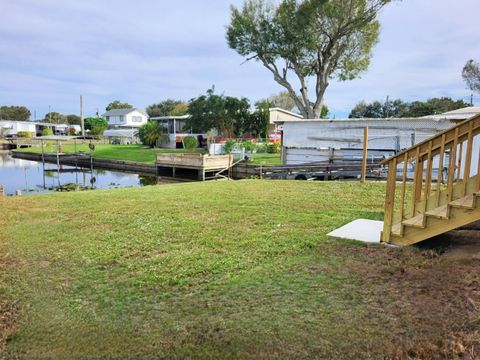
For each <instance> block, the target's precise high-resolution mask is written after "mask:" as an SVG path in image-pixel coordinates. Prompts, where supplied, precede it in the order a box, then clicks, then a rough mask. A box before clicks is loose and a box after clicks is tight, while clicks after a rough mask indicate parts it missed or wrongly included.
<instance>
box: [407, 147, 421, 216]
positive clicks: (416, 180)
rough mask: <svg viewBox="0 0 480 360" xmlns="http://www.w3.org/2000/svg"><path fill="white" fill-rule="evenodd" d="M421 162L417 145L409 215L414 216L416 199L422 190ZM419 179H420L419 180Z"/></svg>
mask: <svg viewBox="0 0 480 360" xmlns="http://www.w3.org/2000/svg"><path fill="white" fill-rule="evenodd" d="M422 173H423V162H422V161H420V148H419V147H417V156H416V160H415V172H414V175H413V190H412V191H413V194H412V202H411V204H410V217H414V216H415V211H416V205H417V200H418V198H417V197H418V194H419V191H420V192H421V191H422V180H421V179H422V178H421V177H420V176H423V174H422ZM419 179H420V181H419Z"/></svg>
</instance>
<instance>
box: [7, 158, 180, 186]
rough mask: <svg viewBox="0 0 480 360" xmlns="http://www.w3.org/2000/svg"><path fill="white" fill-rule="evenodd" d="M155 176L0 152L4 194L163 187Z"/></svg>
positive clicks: (162, 181) (161, 181)
mask: <svg viewBox="0 0 480 360" xmlns="http://www.w3.org/2000/svg"><path fill="white" fill-rule="evenodd" d="M167 182H170V183H171V182H172V181H165V180H160V179H157V178H156V177H155V176H144V175H138V174H131V173H125V172H118V171H109V170H103V169H102V170H100V169H93V168H81V167H75V166H66V165H60V166H58V167H57V164H49V163H45V164H43V163H42V162H36V161H29V160H22V159H15V158H12V157H11V156H10V154H9V153H7V152H0V184H1V185H3V187H4V191H5V193H6V194H8V195H11V194H15V191H16V190H21V191H22V193H23V194H38V193H45V192H49V191H55V190H57V189H58V188H63V187H67V188H89V189H112V188H119V187H126V186H147V185H157V184H162V183H167Z"/></svg>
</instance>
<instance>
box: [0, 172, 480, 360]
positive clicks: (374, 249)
mask: <svg viewBox="0 0 480 360" xmlns="http://www.w3.org/2000/svg"><path fill="white" fill-rule="evenodd" d="M383 194H384V185H383V184H359V183H340V182H328V183H327V182H293V181H259V180H246V181H229V182H207V183H186V184H175V185H164V186H158V187H145V188H135V189H119V190H110V191H100V190H98V191H91V192H78V193H58V194H51V195H36V196H28V197H8V198H3V199H0V209H1V217H0V229H1V231H0V304H2V303H3V304H9V306H7V305H4V309H10V310H9V312H8V313H7V311H4V314H3V317H4V318H7V317H8V316H9V317H10V318H9V321H10V323H11V324H12V325H11V326H10V327H9V329H7V331H8V332H9V334H8V336H7V337H6V348H5V349H4V350H3V353H4V354H5V357H6V358H8V359H9V358H15V359H161V358H168V359H171V358H192V359H193V358H195V359H211V358H214V359H226V358H236V359H246V358H250V359H258V358H272V359H273V358H282V359H286V358H309V359H312V358H318V359H383V358H387V359H388V358H398V359H403V358H407V356H411V358H416V357H415V356H416V355H418V356H419V357H417V358H431V357H430V356H432V354H435V355H438V354H443V355H445V358H451V357H449V356H451V355H452V354H454V353H455V351H456V350H455V349H454V348H452V346H451V343H450V341H451V338H452V337H454V339H463V338H462V336H464V337H465V339H470V340H469V341H474V340H472V339H475V338H474V337H472V336H470V335H471V334H474V333H475V326H478V323H475V319H477V318H480V316H479V315H480V314H479V313H478V312H476V311H474V310H468V308H467V307H466V305H465V304H466V302H465V297H464V294H468V296H469V298H471V299H473V300H472V301H476V299H477V298H476V297H475V294H473V295H472V293H470V292H467V291H466V290H465V289H466V288H467V287H468V286H470V285H469V284H470V283H471V282H472V281H473V282H475V281H477V282H478V281H480V278H479V275H478V271H475V269H477V270H478V264H476V263H473V264H470V263H465V262H464V263H462V269H463V272H462V271H460V270H459V269H460V267H457V266H456V264H455V263H453V265H452V266H450V267H449V266H447V265H446V264H449V263H448V262H443V258H442V257H439V256H437V255H436V252H434V251H432V250H428V251H427V250H425V249H420V248H404V249H392V248H386V247H380V246H365V245H362V244H359V243H356V242H348V241H340V240H335V239H329V238H328V237H327V236H326V234H327V233H328V232H329V231H331V230H333V229H335V228H337V227H338V226H341V225H343V224H345V223H347V222H349V221H351V220H354V219H357V218H369V219H377V220H380V219H382V207H383ZM470 265H471V267H468V266H470ZM453 266H455V269H457V270H458V271H452V269H453ZM466 272H468V274H469V275H468V276H466V275H465V274H466ZM457 273H458V275H457ZM449 284H451V286H452V287H453V288H452V289H449V288H448V289H447V287H448V285H449ZM437 288H438V289H437ZM441 289H443V290H441ZM446 289H447V290H446ZM442 291H444V292H442ZM0 308H1V307H0ZM452 309H454V311H452ZM470 317H471V318H470ZM1 318H2V314H1V313H0V319H1ZM12 318H13V319H12ZM470 320H471V321H470ZM1 329H2V328H1V326H0V330H1ZM469 336H470V337H469ZM475 344H476V343H473V345H472V346H476V345H475ZM463 345H464V346H465V348H467V345H470V343H465V342H464V343H463ZM463 345H462V346H463ZM0 349H1V345H0ZM468 349H469V348H468ZM472 349H473V348H472ZM1 352H2V351H1V350H0V353H1ZM455 354H457V353H455ZM0 358H1V356H0Z"/></svg>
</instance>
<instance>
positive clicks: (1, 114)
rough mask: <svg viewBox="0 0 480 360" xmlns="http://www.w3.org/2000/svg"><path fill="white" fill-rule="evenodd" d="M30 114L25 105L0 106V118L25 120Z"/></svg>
mask: <svg viewBox="0 0 480 360" xmlns="http://www.w3.org/2000/svg"><path fill="white" fill-rule="evenodd" d="M30 115H31V113H30V110H28V109H27V108H26V107H25V106H0V120H16V121H27V120H29V119H30Z"/></svg>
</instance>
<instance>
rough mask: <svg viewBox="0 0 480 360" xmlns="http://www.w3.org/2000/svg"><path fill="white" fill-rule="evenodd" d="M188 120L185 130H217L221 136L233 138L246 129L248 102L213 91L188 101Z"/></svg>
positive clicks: (248, 113) (248, 111)
mask: <svg viewBox="0 0 480 360" xmlns="http://www.w3.org/2000/svg"><path fill="white" fill-rule="evenodd" d="M188 113H189V114H190V116H191V117H190V118H189V119H188V120H187V121H186V126H185V127H186V128H188V129H192V130H193V132H207V131H209V130H211V129H217V130H218V131H219V132H220V133H221V134H222V135H225V136H228V137H234V136H239V135H242V134H243V132H244V131H245V129H246V128H247V127H248V125H247V124H248V121H249V117H250V102H249V101H248V99H246V98H235V97H231V96H225V95H217V94H215V93H214V90H213V89H210V90H208V91H207V94H206V95H201V96H199V97H197V98H195V99H192V100H190V102H189V105H188Z"/></svg>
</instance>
